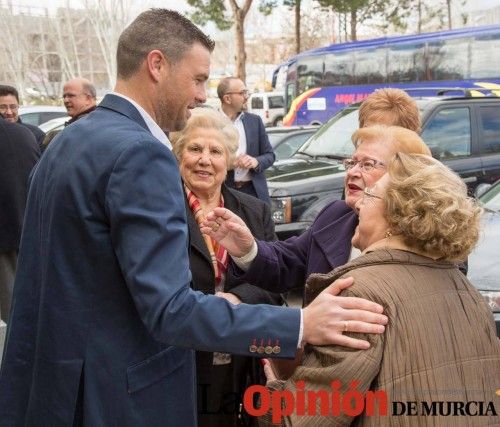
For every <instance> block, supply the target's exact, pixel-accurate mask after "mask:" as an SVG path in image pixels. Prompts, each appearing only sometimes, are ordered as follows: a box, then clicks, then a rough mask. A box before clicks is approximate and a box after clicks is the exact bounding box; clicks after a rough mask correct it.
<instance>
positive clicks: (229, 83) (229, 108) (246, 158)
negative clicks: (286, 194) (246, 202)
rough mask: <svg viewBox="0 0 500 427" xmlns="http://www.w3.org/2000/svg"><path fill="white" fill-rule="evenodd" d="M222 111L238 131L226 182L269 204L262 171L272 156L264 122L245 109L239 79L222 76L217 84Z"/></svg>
mask: <svg viewBox="0 0 500 427" xmlns="http://www.w3.org/2000/svg"><path fill="white" fill-rule="evenodd" d="M217 95H218V96H219V99H220V102H221V108H222V111H223V112H224V114H226V116H228V117H229V118H230V119H231V120H232V122H233V123H234V125H235V126H236V129H238V133H239V134H240V139H239V144H240V145H239V147H238V151H237V152H236V154H237V157H236V161H235V164H234V169H233V170H230V171H229V173H228V174H227V180H226V184H227V185H228V186H230V187H232V188H235V189H236V190H239V191H243V192H244V193H247V194H250V195H252V196H255V197H257V198H259V199H260V200H262V201H264V202H266V203H268V204H271V199H270V198H269V192H268V189H267V181H266V176H265V175H264V171H265V170H266V169H267V168H268V167H270V166H271V165H272V164H273V163H274V160H275V158H276V156H275V155H274V151H273V148H272V147H271V144H270V142H269V138H268V136H267V133H266V130H265V128H264V123H263V122H262V119H261V118H260V117H259V116H257V115H256V114H251V113H248V112H246V109H247V101H248V89H247V88H246V86H245V83H243V81H242V80H240V79H238V78H236V77H225V78H223V79H222V80H221V81H220V83H219V85H218V86H217Z"/></svg>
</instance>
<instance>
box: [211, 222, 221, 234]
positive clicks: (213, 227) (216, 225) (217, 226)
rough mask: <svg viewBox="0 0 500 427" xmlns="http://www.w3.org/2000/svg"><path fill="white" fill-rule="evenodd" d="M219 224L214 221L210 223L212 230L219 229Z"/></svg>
mask: <svg viewBox="0 0 500 427" xmlns="http://www.w3.org/2000/svg"><path fill="white" fill-rule="evenodd" d="M219 227H220V225H219V224H217V223H215V224H212V231H214V232H215V231H217V230H218V229H219Z"/></svg>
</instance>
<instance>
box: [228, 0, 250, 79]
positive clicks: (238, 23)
mask: <svg viewBox="0 0 500 427" xmlns="http://www.w3.org/2000/svg"><path fill="white" fill-rule="evenodd" d="M229 3H230V5H231V9H232V10H233V18H234V30H235V36H236V58H235V63H236V70H235V76H236V77H238V78H239V79H241V80H243V82H245V81H246V78H247V73H246V60H247V54H246V51H245V18H246V16H247V13H248V9H250V6H251V5H252V0H245V3H244V5H243V7H239V6H238V4H237V3H236V0H229Z"/></svg>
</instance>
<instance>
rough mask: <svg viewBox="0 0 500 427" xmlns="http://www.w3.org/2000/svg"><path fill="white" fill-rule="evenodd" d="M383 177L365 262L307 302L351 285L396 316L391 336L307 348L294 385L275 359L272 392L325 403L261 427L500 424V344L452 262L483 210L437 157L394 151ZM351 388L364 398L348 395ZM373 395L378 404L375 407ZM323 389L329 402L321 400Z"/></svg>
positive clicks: (360, 243)
mask: <svg viewBox="0 0 500 427" xmlns="http://www.w3.org/2000/svg"><path fill="white" fill-rule="evenodd" d="M368 132H370V129H369V128H368V129H363V130H361V131H358V132H357V134H356V135H355V137H357V138H360V139H364V138H366V133H368ZM386 170H387V173H386V174H385V175H384V176H383V177H382V178H381V179H380V180H378V181H377V182H376V183H374V184H373V186H372V187H371V188H370V187H365V188H364V190H363V195H362V196H361V197H359V198H358V200H357V202H356V206H355V209H356V211H357V212H358V214H359V225H358V226H357V228H356V231H355V233H354V236H353V238H352V244H353V245H354V246H355V247H357V248H359V249H360V250H361V251H362V255H361V256H360V257H358V258H356V259H355V260H353V261H351V262H349V263H348V264H346V265H344V266H342V267H338V268H336V269H335V270H333V271H332V272H331V273H329V274H316V275H312V276H311V277H310V278H309V279H308V281H307V285H306V297H307V300H310V298H314V296H315V295H316V294H317V293H318V292H320V291H321V289H323V288H324V287H326V286H328V285H329V284H330V283H331V282H332V281H334V280H337V279H339V278H341V277H345V276H351V277H353V278H354V285H353V286H352V287H350V288H348V289H346V290H344V291H343V292H342V295H344V296H346V297H354V296H355V297H361V298H367V299H370V300H372V301H375V302H377V303H379V304H381V305H382V306H383V307H384V310H385V313H386V314H387V315H388V317H389V323H388V326H387V328H386V331H385V333H384V334H383V335H370V336H365V338H366V339H368V340H369V341H370V343H371V347H370V349H368V350H366V351H352V350H350V349H347V348H345V347H342V346H309V345H308V346H306V348H305V353H304V357H303V360H302V363H301V364H300V366H298V367H297V368H296V369H295V371H294V372H293V374H292V375H291V376H290V377H289V378H287V379H286V380H280V379H279V378H277V377H276V375H275V371H274V370H273V366H272V364H271V363H270V362H267V364H266V367H265V371H266V374H267V376H268V383H267V387H268V389H270V391H273V392H280V393H281V394H280V396H287V395H292V396H293V395H295V396H297V389H299V388H300V390H301V392H302V393H303V395H305V396H310V393H311V392H316V393H317V395H316V397H315V398H314V399H311V400H310V399H304V404H303V405H302V407H299V406H298V405H295V409H294V410H292V411H286V410H284V409H285V408H282V407H281V406H280V405H275V404H274V405H269V408H268V409H269V412H268V413H267V414H266V415H265V416H264V417H263V419H262V420H261V425H271V421H272V417H273V415H274V421H275V422H276V421H277V424H281V425H283V426H342V425H350V424H351V422H353V421H355V423H356V425H357V426H361V425H362V426H381V425H398V426H412V425H418V426H420V425H433V426H449V425H455V426H462V425H463V426H465V425H467V426H468V425H475V426H483V425H484V426H486V425H497V424H498V416H497V413H496V411H497V410H498V404H497V402H498V398H495V391H496V390H497V389H498V388H499V383H498V381H499V379H500V341H499V340H498V339H497V337H496V331H495V326H494V322H493V317H492V315H491V311H490V309H489V307H488V305H487V304H486V302H485V300H484V299H483V297H482V296H481V295H480V294H479V292H478V291H477V290H476V289H475V288H474V286H473V285H472V284H471V283H470V282H469V281H468V280H467V278H466V277H465V276H464V275H463V274H462V273H461V272H460V271H459V270H458V268H457V267H456V265H455V262H456V261H457V260H461V259H464V258H465V257H466V256H467V255H468V254H469V253H470V251H471V250H472V248H473V247H474V245H475V244H476V242H477V240H478V236H479V222H480V216H481V209H480V208H479V207H478V206H477V205H476V203H475V201H474V200H473V199H470V198H468V197H467V188H466V186H465V184H464V183H463V182H462V180H461V179H460V178H459V177H458V176H457V175H456V174H455V173H453V172H452V171H451V170H450V169H448V168H447V167H446V166H444V165H443V164H441V163H440V162H439V161H437V160H435V159H433V158H432V157H430V156H425V155H407V154H403V153H398V154H396V156H395V157H394V158H393V160H392V161H390V162H389V163H388V164H387V165H386ZM347 329H349V327H347ZM350 335H351V336H357V337H360V338H362V337H363V336H359V334H353V333H350ZM333 389H335V392H336V393H337V394H336V395H335V396H334V395H333ZM353 389H355V390H356V393H357V395H354V394H352V393H351V394H350V395H349V394H347V393H348V391H349V390H351V391H352V390H353ZM322 390H323V391H322ZM368 390H369V391H370V392H374V393H373V394H371V395H372V396H378V399H377V400H376V402H377V403H376V404H375V405H374V406H373V407H370V406H369V405H367V402H368V400H369V398H368V397H367V396H368V395H369V394H368V393H367V392H368ZM325 392H326V393H329V399H328V400H327V401H324V400H323V399H322V398H321V396H320V394H321V393H325ZM340 396H341V397H340ZM352 396H357V398H355V399H354V400H353V401H351V400H350V397H352ZM360 396H361V397H360ZM297 399H299V398H298V397H297V398H296V401H297ZM365 399H366V400H365ZM289 400H290V399H288V400H287V399H284V401H285V403H286V404H289ZM346 400H347V404H345V401H346ZM263 401H264V400H263ZM373 401H374V402H375V400H373ZM339 402H344V403H339ZM394 402H396V404H394ZM409 402H413V403H411V406H412V409H411V410H409V409H408V405H409V404H410V403H409ZM335 404H337V407H336V408H334V407H333V406H334V405H335ZM436 404H437V405H436ZM403 405H404V407H405V409H404V408H403ZM425 405H426V406H425ZM433 405H434V406H435V408H434V409H432V406H433ZM492 405H493V406H492ZM495 405H496V406H497V409H495ZM285 406H286V405H285ZM488 406H489V409H488ZM384 407H387V413H386V414H384V411H383V408H384ZM425 407H427V408H429V409H427V410H426V409H425ZM353 408H354V409H353ZM408 411H409V412H411V413H412V414H413V415H414V416H411V417H410V416H408V415H410V414H409V412H408ZM426 411H432V414H431V413H430V412H429V414H428V415H427V416H424V414H425V413H426ZM312 414H315V415H312ZM431 415H432V416H431ZM472 415H481V416H479V417H478V416H474V417H472V418H471V416H472ZM272 425H276V423H274V424H272Z"/></svg>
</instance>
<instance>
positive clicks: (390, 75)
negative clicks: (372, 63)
mask: <svg viewBox="0 0 500 427" xmlns="http://www.w3.org/2000/svg"><path fill="white" fill-rule="evenodd" d="M424 54H425V45H424V44H404V45H395V46H391V47H390V48H389V50H388V57H387V81H388V82H390V83H405V82H410V83H411V82H420V81H423V80H425V55H424Z"/></svg>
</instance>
